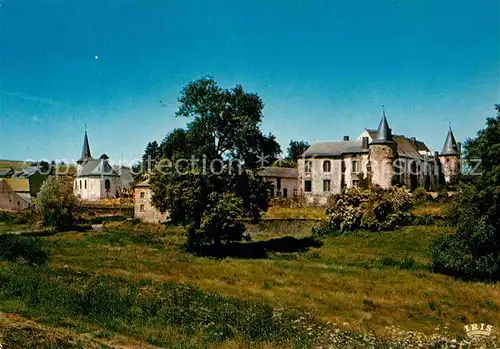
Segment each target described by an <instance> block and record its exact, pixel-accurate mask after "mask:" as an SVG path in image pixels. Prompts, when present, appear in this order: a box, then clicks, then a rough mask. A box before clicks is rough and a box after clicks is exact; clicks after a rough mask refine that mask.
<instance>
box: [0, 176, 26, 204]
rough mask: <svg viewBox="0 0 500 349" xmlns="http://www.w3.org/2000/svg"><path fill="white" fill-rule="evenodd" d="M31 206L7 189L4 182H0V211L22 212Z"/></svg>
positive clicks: (10, 189)
mask: <svg viewBox="0 0 500 349" xmlns="http://www.w3.org/2000/svg"><path fill="white" fill-rule="evenodd" d="M30 206H31V204H30V203H29V202H27V201H25V200H24V199H23V198H22V197H20V196H19V195H17V193H16V192H15V191H14V190H13V189H12V188H11V187H9V185H8V184H7V183H5V182H4V181H0V210H7V211H22V210H25V209H28V208H30Z"/></svg>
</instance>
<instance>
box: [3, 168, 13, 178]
mask: <svg viewBox="0 0 500 349" xmlns="http://www.w3.org/2000/svg"><path fill="white" fill-rule="evenodd" d="M13 173H14V170H13V169H12V168H10V167H9V168H0V177H6V176H10V175H12V174H13Z"/></svg>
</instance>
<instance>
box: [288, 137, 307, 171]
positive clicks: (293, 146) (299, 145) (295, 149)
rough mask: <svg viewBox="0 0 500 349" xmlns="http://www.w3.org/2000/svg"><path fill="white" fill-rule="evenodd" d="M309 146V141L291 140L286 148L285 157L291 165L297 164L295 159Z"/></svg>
mask: <svg viewBox="0 0 500 349" xmlns="http://www.w3.org/2000/svg"><path fill="white" fill-rule="evenodd" d="M307 148H309V143H307V142H305V141H294V140H291V141H290V144H289V145H288V148H287V156H286V159H287V160H288V161H289V162H290V163H292V164H294V166H293V167H295V166H297V160H298V159H299V158H300V157H301V156H302V154H303V153H304V152H305V151H306V150H307Z"/></svg>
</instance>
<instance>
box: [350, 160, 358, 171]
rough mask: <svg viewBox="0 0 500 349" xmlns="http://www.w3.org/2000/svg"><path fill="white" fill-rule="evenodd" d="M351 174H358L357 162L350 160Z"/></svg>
mask: <svg viewBox="0 0 500 349" xmlns="http://www.w3.org/2000/svg"><path fill="white" fill-rule="evenodd" d="M352 173H359V160H352Z"/></svg>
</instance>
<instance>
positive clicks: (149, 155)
mask: <svg viewBox="0 0 500 349" xmlns="http://www.w3.org/2000/svg"><path fill="white" fill-rule="evenodd" d="M159 159H160V147H159V145H158V142H156V141H153V142H149V143H148V145H147V146H146V149H145V150H144V154H143V155H142V164H143V167H144V170H145V171H149V170H151V169H152V168H153V167H154V166H156V163H157V162H158V160H159Z"/></svg>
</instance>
